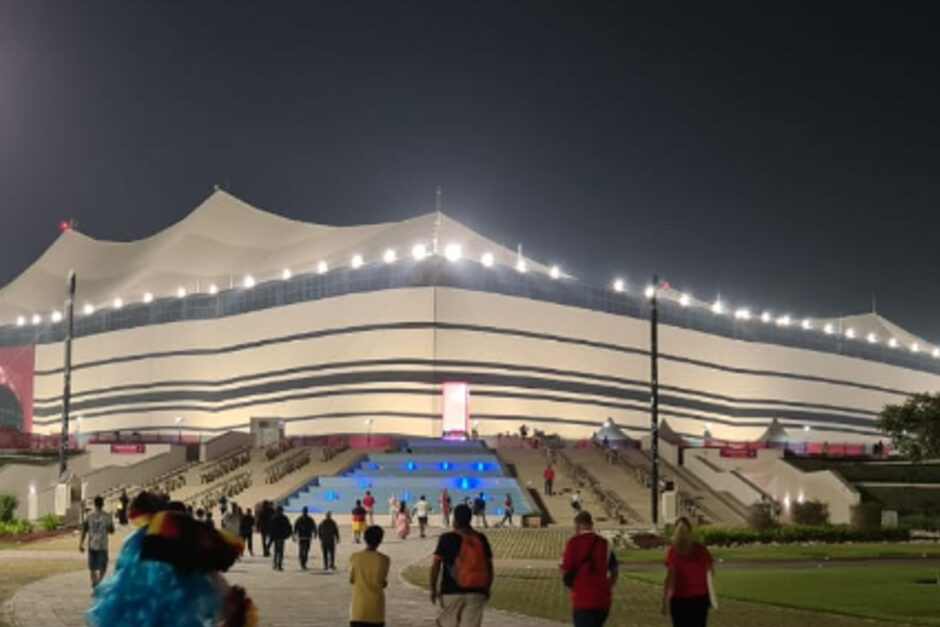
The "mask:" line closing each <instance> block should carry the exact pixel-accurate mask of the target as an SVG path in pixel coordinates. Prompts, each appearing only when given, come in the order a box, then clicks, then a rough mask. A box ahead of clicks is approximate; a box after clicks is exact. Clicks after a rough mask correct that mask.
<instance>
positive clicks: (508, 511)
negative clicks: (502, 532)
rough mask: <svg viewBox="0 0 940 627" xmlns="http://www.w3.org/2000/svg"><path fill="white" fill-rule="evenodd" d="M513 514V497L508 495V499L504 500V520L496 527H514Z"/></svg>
mask: <svg viewBox="0 0 940 627" xmlns="http://www.w3.org/2000/svg"><path fill="white" fill-rule="evenodd" d="M512 513H513V506H512V496H511V495H510V494H508V493H507V494H506V498H505V499H503V518H502V520H500V521H499V523H498V524H497V525H496V526H497V527H502V526H503V525H509V526H510V527H512Z"/></svg>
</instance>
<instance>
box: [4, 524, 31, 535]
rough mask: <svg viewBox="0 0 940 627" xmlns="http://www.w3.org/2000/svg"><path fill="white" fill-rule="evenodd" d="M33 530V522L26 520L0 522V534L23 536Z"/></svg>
mask: <svg viewBox="0 0 940 627" xmlns="http://www.w3.org/2000/svg"><path fill="white" fill-rule="evenodd" d="M32 532H33V523H31V522H29V521H26V520H11V521H9V522H0V536H23V535H26V534H27V533H32Z"/></svg>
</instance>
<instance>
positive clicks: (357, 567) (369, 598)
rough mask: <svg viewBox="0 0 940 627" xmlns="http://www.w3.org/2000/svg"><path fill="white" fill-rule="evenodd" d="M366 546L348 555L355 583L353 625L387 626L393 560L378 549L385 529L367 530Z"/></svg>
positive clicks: (352, 581)
mask: <svg viewBox="0 0 940 627" xmlns="http://www.w3.org/2000/svg"><path fill="white" fill-rule="evenodd" d="M363 535H364V538H365V541H366V548H365V549H364V550H362V551H359V552H358V553H353V554H352V555H351V556H350V557H349V583H351V584H352V586H353V593H352V600H351V601H350V603H349V625H350V627H383V626H384V625H385V588H386V586H388V570H389V566H390V565H391V560H389V558H388V556H387V555H385V554H384V553H380V552H379V551H378V548H379V545H380V544H382V538H383V537H384V535H385V532H384V531H382V528H381V527H378V526H375V525H373V526H371V527H369V528H368V529H366V531H365V534H363Z"/></svg>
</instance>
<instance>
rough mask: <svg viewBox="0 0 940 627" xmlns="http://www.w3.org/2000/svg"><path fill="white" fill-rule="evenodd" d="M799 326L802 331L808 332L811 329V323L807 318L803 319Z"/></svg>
mask: <svg viewBox="0 0 940 627" xmlns="http://www.w3.org/2000/svg"><path fill="white" fill-rule="evenodd" d="M800 326H801V327H803V330H804V331H810V330H812V328H813V322H812V320H810V319H809V318H803V322H801V323H800Z"/></svg>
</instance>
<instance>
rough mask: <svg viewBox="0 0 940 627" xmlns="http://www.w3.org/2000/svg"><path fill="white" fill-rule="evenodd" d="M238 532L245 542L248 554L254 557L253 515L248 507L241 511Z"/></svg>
mask: <svg viewBox="0 0 940 627" xmlns="http://www.w3.org/2000/svg"><path fill="white" fill-rule="evenodd" d="M238 531H239V533H238V535H240V536H241V538H242V541H243V542H244V543H245V548H246V549H248V555H251V556H252V557H254V554H255V549H254V542H253V540H254V535H255V515H254V514H253V513H252V512H251V510H250V509H245V510H244V511H243V512H242V519H241V521H240V523H239V529H238Z"/></svg>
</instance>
